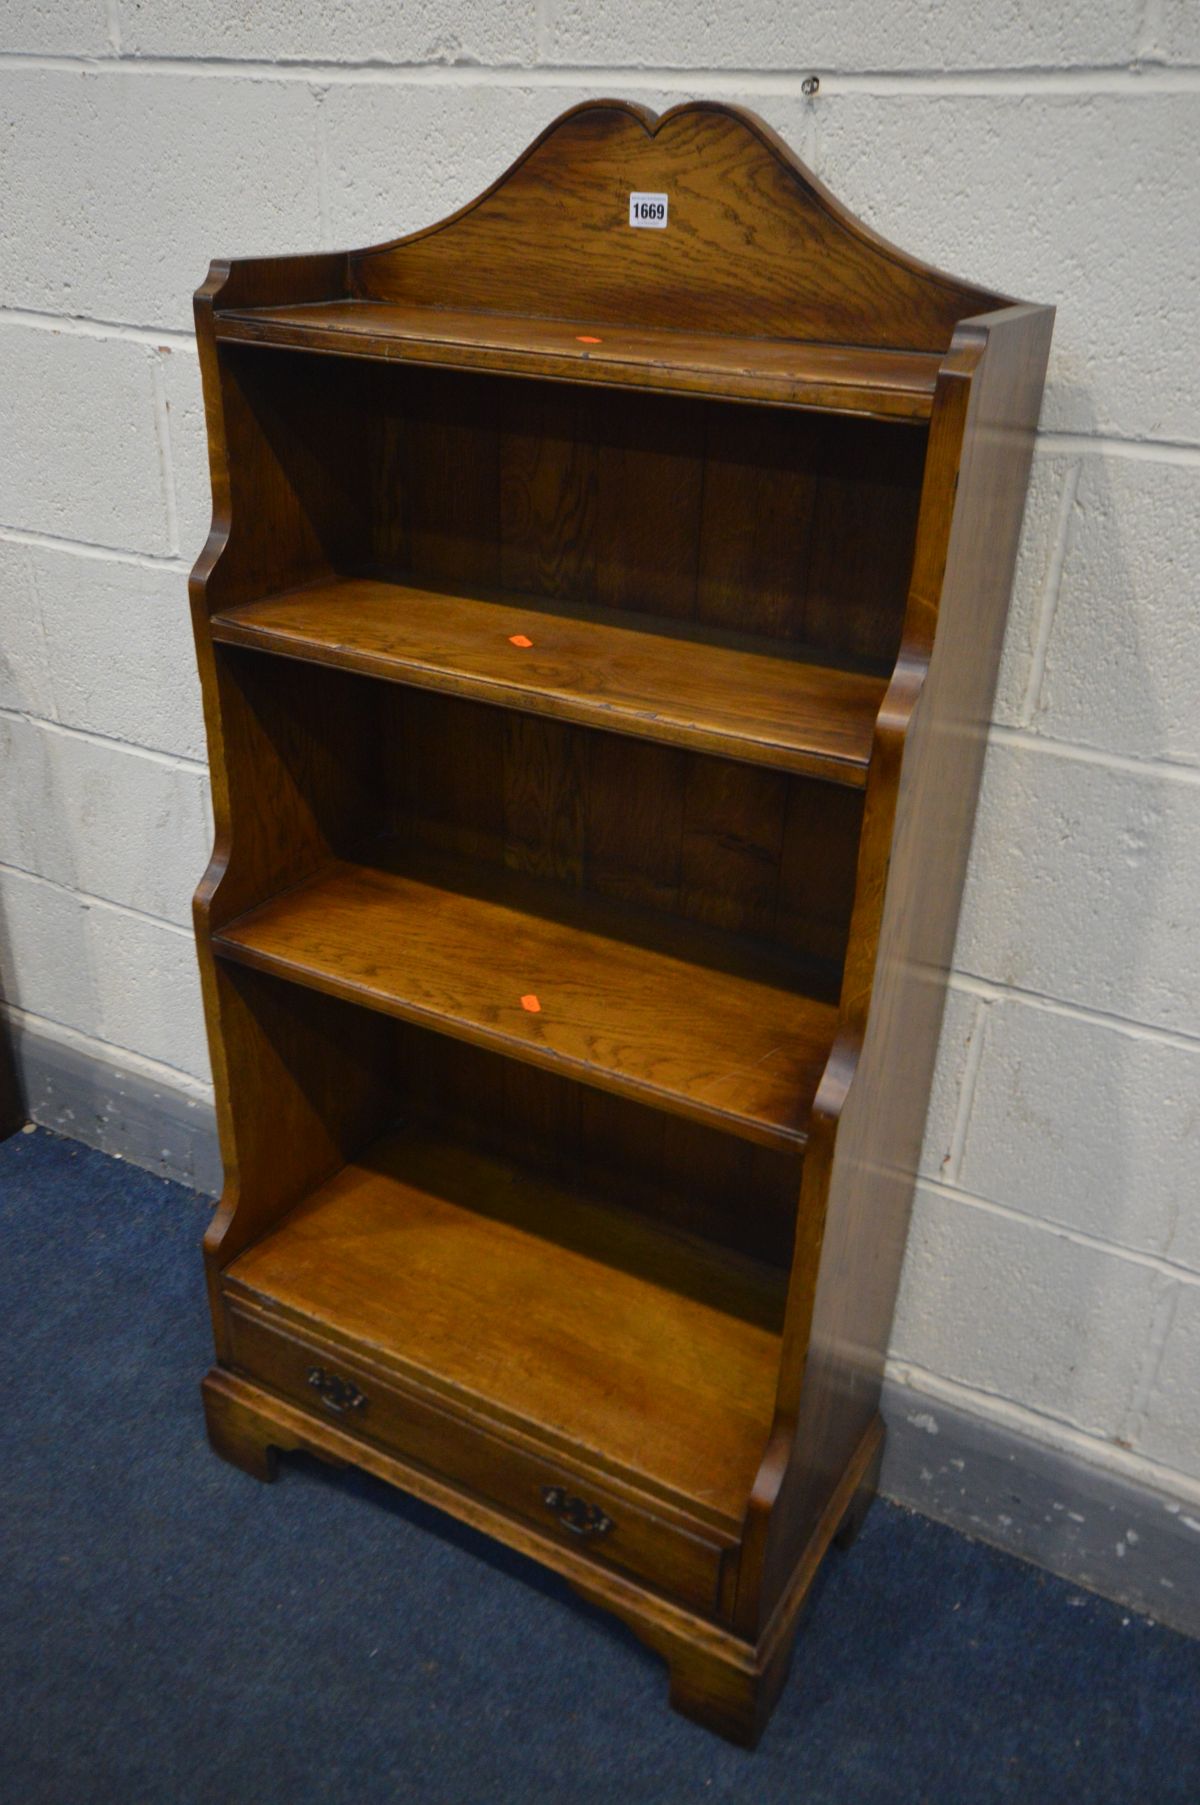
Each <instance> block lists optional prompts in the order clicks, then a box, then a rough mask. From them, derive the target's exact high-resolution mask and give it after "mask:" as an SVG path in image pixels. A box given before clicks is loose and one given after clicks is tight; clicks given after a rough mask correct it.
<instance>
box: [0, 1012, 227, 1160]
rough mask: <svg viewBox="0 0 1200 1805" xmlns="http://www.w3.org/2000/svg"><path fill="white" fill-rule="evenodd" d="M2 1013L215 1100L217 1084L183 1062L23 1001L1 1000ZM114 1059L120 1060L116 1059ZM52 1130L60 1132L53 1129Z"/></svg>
mask: <svg viewBox="0 0 1200 1805" xmlns="http://www.w3.org/2000/svg"><path fill="white" fill-rule="evenodd" d="M0 1016H3V1017H5V1018H6V1019H7V1020H8V1021H10V1022H12V1023H14V1024H15V1026H16V1027H18V1028H32V1029H33V1030H35V1031H45V1038H46V1039H47V1040H54V1041H58V1042H59V1043H60V1044H61V1045H62V1046H65V1047H71V1048H73V1049H74V1050H75V1051H83V1052H91V1051H93V1050H95V1051H96V1052H99V1053H119V1054H120V1055H121V1060H122V1062H123V1063H125V1065H126V1069H127V1070H128V1071H131V1072H137V1073H138V1074H139V1075H140V1076H142V1077H145V1078H150V1079H153V1081H154V1082H155V1083H157V1084H162V1085H164V1086H166V1087H167V1088H168V1089H172V1090H176V1091H179V1092H181V1093H182V1094H183V1095H184V1096H186V1097H187V1098H188V1099H189V1101H191V1102H195V1103H211V1102H212V1100H213V1087H212V1085H211V1083H209V1082H206V1081H205V1080H204V1079H203V1078H196V1077H194V1076H193V1074H192V1073H191V1072H185V1071H184V1070H183V1068H182V1067H181V1066H177V1065H168V1064H167V1062H166V1061H165V1060H162V1059H152V1058H151V1057H150V1055H149V1054H148V1053H137V1052H135V1051H134V1049H133V1048H132V1047H123V1046H121V1045H120V1044H119V1043H118V1042H116V1041H112V1040H103V1039H102V1038H101V1037H100V1036H99V1035H97V1034H89V1033H88V1032H87V1030H86V1029H84V1028H74V1027H72V1026H71V1025H70V1023H69V1022H56V1021H55V1020H54V1017H53V1016H50V1015H42V1014H40V1013H39V1011H37V1010H36V1009H23V1008H22V1007H21V1005H20V1004H19V1003H7V1002H3V1001H0ZM112 1063H116V1062H115V1061H114V1062H112ZM49 1132H50V1133H57V1132H58V1131H57V1130H55V1129H51V1130H50V1131H49Z"/></svg>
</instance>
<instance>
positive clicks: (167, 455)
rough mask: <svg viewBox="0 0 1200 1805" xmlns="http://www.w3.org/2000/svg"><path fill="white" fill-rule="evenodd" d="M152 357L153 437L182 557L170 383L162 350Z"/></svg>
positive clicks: (170, 529) (170, 525)
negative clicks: (156, 442)
mask: <svg viewBox="0 0 1200 1805" xmlns="http://www.w3.org/2000/svg"><path fill="white" fill-rule="evenodd" d="M148 356H149V358H150V388H151V393H152V394H153V397H154V436H155V438H156V440H157V441H158V464H159V469H160V471H161V473H162V485H163V502H164V505H165V507H166V511H167V538H168V539H169V540H170V542H171V547H172V550H173V552H174V555H175V556H176V557H178V556H179V506H178V501H177V497H176V494H175V461H174V459H173V457H172V455H171V409H170V404H169V403H168V401H167V385H166V381H165V378H164V375H163V363H162V360H163V353H162V352H161V351H159V350H157V349H155V350H153V351H150V352H149V353H148Z"/></svg>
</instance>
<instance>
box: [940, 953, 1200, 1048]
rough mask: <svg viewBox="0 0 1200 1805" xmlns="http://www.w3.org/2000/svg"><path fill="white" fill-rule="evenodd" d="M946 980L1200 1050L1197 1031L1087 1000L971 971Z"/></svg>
mask: <svg viewBox="0 0 1200 1805" xmlns="http://www.w3.org/2000/svg"><path fill="white" fill-rule="evenodd" d="M949 983H950V985H951V988H952V989H954V990H961V991H963V992H964V993H965V994H966V995H969V996H986V997H988V998H989V999H990V1000H991V1001H993V1002H1002V1001H1012V1002H1016V1003H1018V1004H1020V1005H1021V1007H1022V1008H1027V1009H1041V1010H1044V1011H1045V1012H1046V1013H1047V1014H1049V1015H1065V1016H1069V1017H1070V1018H1072V1019H1073V1020H1077V1021H1083V1022H1088V1023H1090V1024H1091V1025H1092V1026H1094V1027H1097V1028H1112V1029H1113V1030H1114V1031H1115V1032H1117V1033H1119V1034H1127V1035H1129V1037H1130V1038H1131V1039H1133V1040H1147V1041H1153V1042H1154V1043H1155V1044H1156V1045H1161V1046H1167V1047H1175V1048H1177V1049H1178V1050H1179V1051H1180V1052H1183V1053H1197V1052H1200V1033H1197V1034H1189V1033H1188V1032H1187V1030H1186V1029H1183V1028H1161V1027H1158V1026H1157V1025H1156V1024H1155V1023H1153V1022H1139V1021H1134V1020H1133V1018H1132V1017H1131V1016H1127V1015H1117V1014H1116V1013H1115V1011H1112V1010H1105V1009H1092V1008H1089V1006H1088V1005H1087V1004H1086V1003H1072V1002H1069V1001H1067V1000H1065V999H1064V998H1062V997H1052V996H1047V995H1046V994H1045V993H1044V992H1042V991H1040V990H1022V988H1021V987H1020V985H1018V984H999V983H997V982H996V981H995V980H994V979H992V978H981V977H979V976H977V975H976V974H975V973H974V972H969V971H958V970H955V971H952V972H951V973H950V976H949Z"/></svg>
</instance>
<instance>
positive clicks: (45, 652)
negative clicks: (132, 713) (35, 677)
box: [5, 545, 62, 724]
mask: <svg viewBox="0 0 1200 1805" xmlns="http://www.w3.org/2000/svg"><path fill="white" fill-rule="evenodd" d="M22 549H23V551H24V553H25V580H26V583H27V585H28V588H29V595H30V599H31V601H32V602H33V612H34V616H35V619H36V621H37V630H38V638H39V640H40V641H41V646H42V662H43V664H44V665H45V667H46V677H47V680H48V682H49V684H50V706H51V708H52V709H53V710H54V714H53V717H52V721H53V723H54V724H57V722H58V721H59V720H61V718H62V716H61V711H60V709H59V705H58V684H57V683H56V682H55V680H54V661H53V659H52V658H51V656H50V640H49V637H48V635H47V633H46V610H45V608H44V607H43V606H42V592H41V590H40V589H39V588H38V581H37V573H36V571H35V570H34V567H33V550H32V548H31V547H30V546H28V545H27V546H24V547H23V548H22ZM5 712H6V713H7V712H9V711H7V710H6V711H5ZM12 712H14V713H16V714H18V715H20V714H23V713H25V712H26V711H24V710H21V709H17V710H14V711H12ZM30 718H33V717H30ZM36 718H37V719H41V718H42V717H41V716H38V717H36ZM48 724H50V723H48Z"/></svg>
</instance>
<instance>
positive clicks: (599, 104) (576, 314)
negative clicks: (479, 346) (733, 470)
mask: <svg viewBox="0 0 1200 1805" xmlns="http://www.w3.org/2000/svg"><path fill="white" fill-rule="evenodd" d="M634 194H649V195H662V196H665V197H666V205H667V223H666V225H665V227H658V228H653V227H652V228H649V229H639V228H638V227H636V226H634V225H631V223H630V196H631V195H634ZM349 267H350V282H351V288H352V291H353V292H354V293H355V294H356V295H358V296H361V297H362V298H364V299H372V300H381V301H394V302H403V303H408V304H410V305H414V306H433V307H447V308H456V307H457V308H481V309H487V310H490V311H493V312H496V313H514V314H530V315H535V316H541V317H545V318H560V319H561V318H568V319H569V318H580V317H587V318H590V319H594V320H597V321H604V322H607V323H610V324H614V325H616V324H620V325H629V326H667V327H677V328H683V329H685V330H688V329H690V330H694V331H701V332H717V333H735V334H738V335H741V336H751V337H759V336H760V337H766V338H783V339H802V340H803V339H808V340H814V341H818V342H822V343H837V344H848V345H869V346H889V347H895V348H897V349H907V350H918V351H943V350H945V349H946V347H947V346H948V345H949V343H950V339H951V336H952V334H953V331H954V327H955V325H956V324H957V323H958V321H960V320H962V319H964V318H966V317H968V316H970V315H972V314H978V313H985V312H988V311H990V310H991V309H993V308H995V307H999V306H1003V305H1005V304H1006V298H1005V297H1003V296H999V295H994V294H990V293H987V292H986V291H984V290H982V289H979V288H974V287H972V286H971V285H970V284H968V283H965V282H960V281H958V280H956V279H955V278H954V277H952V276H947V275H944V274H943V273H942V272H941V271H938V270H935V269H931V268H930V267H929V266H928V265H926V264H924V263H921V262H919V261H918V260H917V259H916V258H913V257H909V256H907V255H906V254H905V253H904V252H902V251H899V250H897V249H896V248H895V247H894V246H892V245H889V244H887V243H885V242H884V240H883V239H881V238H879V237H877V236H876V235H875V234H874V233H873V232H871V231H870V230H869V229H868V228H867V227H866V226H864V225H863V224H862V223H861V222H860V221H859V220H857V219H855V218H854V217H853V216H852V215H851V214H850V213H848V212H847V211H846V209H845V208H844V207H842V206H841V205H840V204H839V203H838V202H837V201H836V200H835V199H834V198H833V196H832V195H831V194H829V193H828V191H827V190H826V189H825V188H824V187H823V186H822V185H821V183H820V182H818V181H817V179H816V178H815V177H814V176H813V175H811V174H810V173H809V171H808V170H807V169H805V167H804V165H803V164H802V163H800V162H799V161H798V160H797V158H796V157H795V156H793V154H792V153H791V151H790V150H789V149H788V148H787V146H786V145H785V144H784V143H783V141H782V140H781V139H780V138H779V137H778V136H777V135H776V134H775V133H774V132H773V131H771V129H770V128H769V127H768V126H767V125H765V124H764V122H763V121H762V120H761V119H758V118H757V117H756V116H755V115H754V114H752V113H748V112H745V111H743V110H742V109H741V108H738V107H730V106H723V105H720V104H718V103H716V102H698V103H689V104H686V105H684V106H679V107H675V108H673V109H672V110H671V111H670V112H668V113H664V114H663V115H662V116H661V118H658V117H656V116H655V115H654V114H653V113H650V112H648V111H647V110H645V109H643V108H640V107H635V106H632V105H630V104H629V103H628V102H625V101H617V100H604V101H589V102H585V103H584V104H583V105H581V106H578V107H575V108H572V109H571V110H570V111H569V112H567V113H564V114H562V115H561V117H560V118H558V119H557V120H556V121H555V122H554V123H553V124H552V125H551V126H549V127H548V128H547V129H546V130H545V131H544V132H543V133H542V134H541V136H540V137H539V138H537V139H536V140H535V142H534V143H533V144H532V145H531V146H530V148H529V149H528V150H527V151H526V152H525V153H524V155H523V156H521V157H520V158H519V159H518V160H517V162H516V163H514V164H513V166H512V168H511V169H509V170H508V171H507V173H506V174H504V175H503V176H501V177H500V178H499V180H498V181H496V182H495V183H493V185H492V186H491V187H490V188H489V189H488V190H487V191H486V192H485V193H484V194H482V195H481V196H480V197H479V199H478V200H475V201H473V202H471V203H470V204H469V205H468V206H466V207H464V208H462V209H461V210H460V211H459V212H458V213H455V214H452V215H451V216H450V218H449V219H446V220H443V221H442V222H440V223H439V224H437V225H435V226H430V227H428V228H426V229H425V230H424V231H421V232H417V233H414V234H412V235H411V236H410V237H407V238H401V239H397V240H396V241H395V242H394V243H391V244H387V245H380V246H376V247H374V248H372V249H370V250H365V251H357V252H353V253H351V255H350V258H349Z"/></svg>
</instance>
